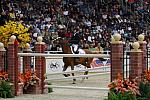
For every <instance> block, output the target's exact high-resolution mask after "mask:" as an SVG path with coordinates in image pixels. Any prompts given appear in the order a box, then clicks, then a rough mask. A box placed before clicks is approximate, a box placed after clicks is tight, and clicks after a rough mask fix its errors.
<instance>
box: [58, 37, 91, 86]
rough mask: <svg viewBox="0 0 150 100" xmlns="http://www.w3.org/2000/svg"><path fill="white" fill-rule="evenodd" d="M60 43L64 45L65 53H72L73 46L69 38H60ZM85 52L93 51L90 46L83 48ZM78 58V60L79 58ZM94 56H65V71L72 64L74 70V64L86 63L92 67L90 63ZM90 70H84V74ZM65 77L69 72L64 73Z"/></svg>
mask: <svg viewBox="0 0 150 100" xmlns="http://www.w3.org/2000/svg"><path fill="white" fill-rule="evenodd" d="M59 42H60V45H61V47H62V51H63V53H64V54H72V51H71V47H70V45H68V44H69V40H63V39H60V40H59ZM83 50H84V52H85V54H92V52H91V51H90V50H88V48H86V49H83ZM77 59H78V60H77ZM92 60H93V58H91V57H80V58H77V57H76V58H75V57H63V62H64V67H63V71H66V70H67V68H68V66H71V70H74V66H75V65H78V64H81V65H84V66H85V67H86V68H90V67H91V66H90V64H91V62H92ZM87 74H88V71H85V72H84V75H87ZM64 76H65V77H68V76H69V75H68V74H64ZM72 76H74V73H72ZM75 81H76V79H73V84H75Z"/></svg>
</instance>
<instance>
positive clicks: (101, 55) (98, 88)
mask: <svg viewBox="0 0 150 100" xmlns="http://www.w3.org/2000/svg"><path fill="white" fill-rule="evenodd" d="M18 55H19V56H32V57H33V56H42V57H49V58H50V59H54V58H57V59H60V58H61V59H62V57H93V58H95V57H96V58H99V57H102V58H110V55H109V54H44V53H18ZM105 68H108V67H105ZM97 69H102V68H95V69H82V70H76V71H75V70H74V71H67V72H59V73H55V74H64V73H74V72H83V71H90V70H97ZM109 73H110V71H108V72H101V73H96V74H92V75H80V76H70V77H64V78H55V79H46V80H45V81H51V80H64V79H75V78H85V77H93V76H98V75H102V74H109ZM52 74H53V75H54V73H52ZM52 74H47V73H46V74H45V75H46V76H47V75H52ZM47 86H48V87H53V88H68V89H87V90H89V89H90V90H102V91H103V90H106V91H107V90H108V88H100V87H72V86H55V85H47Z"/></svg>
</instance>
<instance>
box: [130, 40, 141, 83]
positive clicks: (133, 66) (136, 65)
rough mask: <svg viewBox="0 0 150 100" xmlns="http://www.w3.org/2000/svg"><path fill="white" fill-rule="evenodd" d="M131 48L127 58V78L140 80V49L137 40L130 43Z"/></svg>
mask: <svg viewBox="0 0 150 100" xmlns="http://www.w3.org/2000/svg"><path fill="white" fill-rule="evenodd" d="M132 46H133V48H134V49H133V50H131V52H130V60H129V65H130V66H129V78H130V79H135V78H136V79H138V80H139V81H140V80H141V75H142V51H141V50H140V49H138V48H139V47H140V45H139V43H138V42H134V43H133V44H132Z"/></svg>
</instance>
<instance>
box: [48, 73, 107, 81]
mask: <svg viewBox="0 0 150 100" xmlns="http://www.w3.org/2000/svg"><path fill="white" fill-rule="evenodd" d="M109 73H110V71H107V72H103V73H97V74H91V75H80V76H70V77H62V78H51V79H45V81H52V80H64V79H75V78H86V77H93V76H99V75H105V74H109Z"/></svg>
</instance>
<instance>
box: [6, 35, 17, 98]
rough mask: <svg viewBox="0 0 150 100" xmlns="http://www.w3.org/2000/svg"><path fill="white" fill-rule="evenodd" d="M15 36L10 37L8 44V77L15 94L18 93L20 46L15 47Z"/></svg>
mask: <svg viewBox="0 0 150 100" xmlns="http://www.w3.org/2000/svg"><path fill="white" fill-rule="evenodd" d="M15 39H16V37H15V36H11V37H10V41H9V43H8V52H7V53H8V57H7V59H8V60H7V61H8V70H7V72H8V76H9V80H10V82H11V83H13V86H14V87H13V91H14V94H15V95H17V91H18V46H17V45H15Z"/></svg>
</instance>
